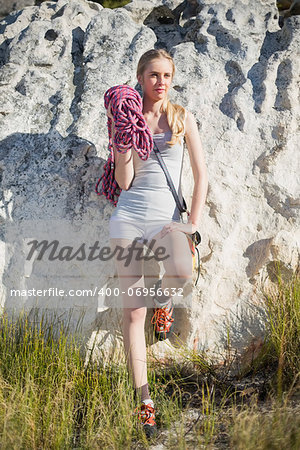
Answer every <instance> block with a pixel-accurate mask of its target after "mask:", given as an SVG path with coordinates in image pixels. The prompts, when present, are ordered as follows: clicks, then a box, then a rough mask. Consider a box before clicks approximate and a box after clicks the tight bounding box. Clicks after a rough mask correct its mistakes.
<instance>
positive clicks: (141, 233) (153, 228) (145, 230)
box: [109, 214, 175, 245]
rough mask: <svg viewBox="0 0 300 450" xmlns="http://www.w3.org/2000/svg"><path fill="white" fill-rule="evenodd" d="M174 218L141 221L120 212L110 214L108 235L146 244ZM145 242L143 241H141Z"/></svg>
mask: <svg viewBox="0 0 300 450" xmlns="http://www.w3.org/2000/svg"><path fill="white" fill-rule="evenodd" d="M171 222H175V221H174V220H172V219H170V220H167V221H166V220H159V221H158V220H153V221H147V222H141V221H137V220H131V219H129V218H127V217H125V216H122V215H121V214H118V215H115V216H112V217H111V218H110V220H109V236H110V238H111V239H112V238H119V239H122V238H123V239H130V240H132V241H133V240H135V239H136V240H137V242H140V243H144V244H146V245H147V243H148V244H149V243H150V242H151V239H152V238H153V237H154V236H155V235H156V234H157V233H158V232H159V231H161V230H162V229H163V227H164V226H165V225H166V224H168V223H171ZM145 240H146V241H147V242H143V241H145Z"/></svg>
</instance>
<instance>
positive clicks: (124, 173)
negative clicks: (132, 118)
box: [111, 120, 134, 191]
mask: <svg viewBox="0 0 300 450" xmlns="http://www.w3.org/2000/svg"><path fill="white" fill-rule="evenodd" d="M111 130H112V141H113V149H114V157H115V179H116V181H117V183H118V185H119V186H120V188H121V189H124V190H125V191H127V190H128V189H129V188H130V186H131V183H132V181H133V178H134V167H133V155H132V149H130V150H128V151H127V152H126V153H120V152H118V151H117V149H116V148H115V144H114V135H115V127H114V121H113V120H112V127H111Z"/></svg>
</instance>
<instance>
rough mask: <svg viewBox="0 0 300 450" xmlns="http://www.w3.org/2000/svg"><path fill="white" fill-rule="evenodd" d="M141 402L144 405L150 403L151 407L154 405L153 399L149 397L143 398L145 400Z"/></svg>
mask: <svg viewBox="0 0 300 450" xmlns="http://www.w3.org/2000/svg"><path fill="white" fill-rule="evenodd" d="M142 403H145V405H147V404H149V403H150V404H151V406H152V408H153V407H154V402H153V400H151V398H145V400H143V401H142Z"/></svg>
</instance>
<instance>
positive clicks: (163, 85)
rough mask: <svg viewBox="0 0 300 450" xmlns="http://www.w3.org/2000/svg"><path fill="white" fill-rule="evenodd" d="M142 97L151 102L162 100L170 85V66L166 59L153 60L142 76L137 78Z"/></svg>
mask: <svg viewBox="0 0 300 450" xmlns="http://www.w3.org/2000/svg"><path fill="white" fill-rule="evenodd" d="M138 81H139V83H140V85H141V86H142V88H143V94H144V96H147V97H149V98H151V99H152V100H159V99H163V98H164V97H165V95H166V94H167V92H168V90H169V89H170V86H171V83H172V64H171V62H170V61H169V60H168V59H167V58H159V59H153V60H152V61H151V62H149V64H148V65H147V67H146V69H145V71H144V73H143V76H142V77H138Z"/></svg>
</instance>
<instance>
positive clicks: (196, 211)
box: [185, 111, 208, 229]
mask: <svg viewBox="0 0 300 450" xmlns="http://www.w3.org/2000/svg"><path fill="white" fill-rule="evenodd" d="M185 140H186V144H187V148H188V152H189V157H190V162H191V166H192V171H193V176H194V191H193V198H192V204H191V211H190V216H189V219H188V222H189V223H192V224H193V225H194V227H196V228H197V227H199V225H200V218H201V215H202V212H203V208H204V204H205V200H206V195H207V188H208V180H207V169H206V164H205V159H204V152H203V148H202V145H201V140H200V136H199V132H198V127H197V122H196V119H195V117H194V115H193V114H192V113H191V112H189V111H187V117H186V123H185ZM194 227H193V229H194Z"/></svg>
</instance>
